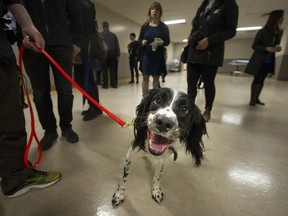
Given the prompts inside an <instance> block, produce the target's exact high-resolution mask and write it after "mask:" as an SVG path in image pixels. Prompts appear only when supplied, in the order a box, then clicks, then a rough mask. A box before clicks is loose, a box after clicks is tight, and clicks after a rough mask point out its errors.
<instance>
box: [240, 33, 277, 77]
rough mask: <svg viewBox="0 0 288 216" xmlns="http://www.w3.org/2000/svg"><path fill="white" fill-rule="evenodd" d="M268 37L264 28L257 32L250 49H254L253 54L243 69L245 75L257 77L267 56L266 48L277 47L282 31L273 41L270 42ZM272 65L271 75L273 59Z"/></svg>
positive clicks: (273, 60)
mask: <svg viewBox="0 0 288 216" xmlns="http://www.w3.org/2000/svg"><path fill="white" fill-rule="evenodd" d="M269 35H270V34H269V32H268V30H267V29H265V28H262V29H260V30H259V31H258V32H257V34H256V37H255V39H254V42H253V44H252V49H254V52H253V54H252V56H251V58H250V60H249V63H248V65H247V66H246V68H245V73H248V74H251V75H257V74H258V72H259V70H260V69H261V67H262V65H263V63H264V61H265V60H266V58H267V56H268V55H269V52H267V51H266V47H269V46H275V45H279V43H280V40H281V36H282V31H281V32H280V33H279V34H277V35H276V37H275V40H271V37H270V36H269ZM272 55H273V57H274V56H275V55H274V54H272ZM272 65H273V71H271V73H274V70H275V58H272Z"/></svg>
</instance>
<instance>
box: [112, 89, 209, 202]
mask: <svg viewBox="0 0 288 216" xmlns="http://www.w3.org/2000/svg"><path fill="white" fill-rule="evenodd" d="M204 134H206V125H205V121H204V119H203V116H202V114H201V112H200V110H199V109H198V107H197V106H196V105H195V104H194V102H193V101H192V99H191V98H190V97H189V96H188V95H187V94H185V93H183V92H180V91H177V90H173V89H170V88H160V89H152V90H150V91H149V93H148V95H147V96H146V97H144V98H143V99H142V101H141V103H140V104H139V105H138V106H137V108H136V118H135V121H134V136H135V138H134V140H133V141H132V145H131V146H130V148H129V150H128V153H127V155H126V160H125V162H126V163H125V167H124V173H123V177H122V179H121V181H120V183H119V185H118V188H117V190H116V192H115V193H114V195H113V199H112V204H113V205H114V206H118V205H119V204H121V203H122V202H123V201H124V195H125V183H126V181H127V177H128V174H129V172H130V165H131V156H132V154H134V153H136V152H137V151H144V152H146V153H147V154H148V155H149V157H150V158H151V159H152V161H153V162H154V164H155V173H154V177H153V186H152V187H153V188H152V198H153V199H154V200H155V201H156V202H157V203H160V202H162V200H163V196H164V194H163V192H162V191H161V174H162V172H163V168H164V162H165V159H166V158H168V156H169V155H170V154H174V161H175V160H176V159H177V149H178V148H177V146H178V147H179V144H180V143H183V144H184V145H185V149H186V153H188V154H191V155H192V158H193V159H194V160H195V165H196V166H199V165H201V160H203V151H204V144H203V142H202V136H203V135H204Z"/></svg>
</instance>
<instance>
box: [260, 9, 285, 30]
mask: <svg viewBox="0 0 288 216" xmlns="http://www.w3.org/2000/svg"><path fill="white" fill-rule="evenodd" d="M283 16H284V10H274V11H272V12H270V14H269V17H268V20H267V22H266V24H265V26H264V28H266V29H267V30H268V31H269V32H270V33H271V34H272V35H273V36H274V35H276V34H277V33H278V32H279V24H278V22H279V21H280V19H282V18H283Z"/></svg>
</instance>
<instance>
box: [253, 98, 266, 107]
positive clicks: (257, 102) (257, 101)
mask: <svg viewBox="0 0 288 216" xmlns="http://www.w3.org/2000/svg"><path fill="white" fill-rule="evenodd" d="M255 103H256V104H259V105H262V106H264V105H265V103H263V102H262V101H260V100H259V99H257V100H256V102H255Z"/></svg>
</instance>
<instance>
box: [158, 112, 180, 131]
mask: <svg viewBox="0 0 288 216" xmlns="http://www.w3.org/2000/svg"><path fill="white" fill-rule="evenodd" d="M155 123H156V128H157V129H158V130H159V132H167V131H169V130H171V128H173V126H174V124H175V123H174V122H173V121H172V120H171V119H169V118H167V117H165V116H161V115H158V116H156V118H155Z"/></svg>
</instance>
